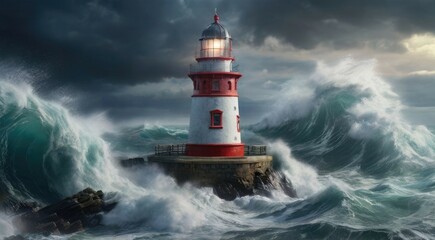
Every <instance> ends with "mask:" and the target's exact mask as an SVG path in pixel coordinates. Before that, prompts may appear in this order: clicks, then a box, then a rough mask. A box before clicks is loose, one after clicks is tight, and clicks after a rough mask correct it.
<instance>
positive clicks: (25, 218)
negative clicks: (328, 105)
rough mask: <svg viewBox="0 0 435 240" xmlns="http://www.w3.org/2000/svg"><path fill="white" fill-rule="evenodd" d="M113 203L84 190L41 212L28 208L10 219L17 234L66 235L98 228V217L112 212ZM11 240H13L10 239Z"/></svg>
mask: <svg viewBox="0 0 435 240" xmlns="http://www.w3.org/2000/svg"><path fill="white" fill-rule="evenodd" d="M116 204H117V202H116V201H110V200H107V199H106V198H105V197H104V193H103V192H102V191H101V190H99V191H95V190H93V189H91V188H86V189H84V190H83V191H80V192H78V193H77V194H75V195H73V196H71V197H68V198H65V199H63V200H61V201H59V202H57V203H54V204H51V205H48V206H46V207H43V208H39V207H34V208H32V209H31V210H28V209H27V208H28V207H31V206H34V205H27V204H25V205H24V206H25V208H26V210H27V211H26V212H24V213H22V214H20V215H18V216H17V217H15V218H14V219H13V224H14V226H15V228H16V229H17V230H18V232H20V233H40V234H43V235H46V236H47V235H50V234H70V233H74V232H79V231H82V230H84V229H85V228H88V227H95V226H97V225H99V224H100V222H101V220H102V214H103V213H104V212H108V211H110V210H112V209H113V208H114V207H115V206H116ZM12 239H13V238H12Z"/></svg>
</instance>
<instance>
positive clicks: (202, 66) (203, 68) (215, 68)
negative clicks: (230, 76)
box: [193, 59, 232, 72]
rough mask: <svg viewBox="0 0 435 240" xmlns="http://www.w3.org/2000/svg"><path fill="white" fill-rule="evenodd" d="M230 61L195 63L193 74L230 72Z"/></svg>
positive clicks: (213, 60)
mask: <svg viewBox="0 0 435 240" xmlns="http://www.w3.org/2000/svg"><path fill="white" fill-rule="evenodd" d="M231 67H232V60H215V59H210V60H206V61H200V62H198V63H196V65H195V67H194V69H193V70H194V72H231Z"/></svg>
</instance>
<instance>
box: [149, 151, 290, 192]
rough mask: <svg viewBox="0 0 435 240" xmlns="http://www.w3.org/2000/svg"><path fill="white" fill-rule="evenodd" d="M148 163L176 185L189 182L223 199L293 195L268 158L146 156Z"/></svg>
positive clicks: (285, 180)
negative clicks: (279, 192) (280, 192)
mask: <svg viewBox="0 0 435 240" xmlns="http://www.w3.org/2000/svg"><path fill="white" fill-rule="evenodd" d="M148 162H149V163H150V164H157V165H158V166H159V167H160V168H162V169H163V170H164V172H165V173H166V174H168V175H170V176H172V177H174V178H175V179H176V180H177V182H178V183H181V184H182V183H185V182H191V183H193V184H194V185H196V186H199V187H212V188H213V191H214V193H215V194H216V195H217V196H219V197H220V198H223V199H225V200H233V199H235V198H236V197H241V196H246V195H253V194H262V195H267V193H270V190H273V189H282V190H283V191H284V192H285V193H286V194H287V195H289V196H291V197H294V196H296V193H295V191H294V190H293V187H292V185H291V183H290V181H288V180H287V179H286V178H285V177H283V176H281V175H280V174H277V173H275V172H274V171H273V169H272V156H268V155H256V156H245V157H236V158H230V157H190V156H167V155H165V156H162V155H151V156H148Z"/></svg>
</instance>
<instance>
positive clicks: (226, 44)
mask: <svg viewBox="0 0 435 240" xmlns="http://www.w3.org/2000/svg"><path fill="white" fill-rule="evenodd" d="M199 41H200V46H199V56H197V58H199V59H201V58H232V54H231V36H230V34H229V33H228V31H227V30H226V29H225V28H224V27H223V26H222V25H221V24H220V23H219V16H218V15H217V14H215V15H214V23H212V24H210V26H208V27H207V28H206V29H205V30H204V31H203V32H202V36H201V38H200V39H199Z"/></svg>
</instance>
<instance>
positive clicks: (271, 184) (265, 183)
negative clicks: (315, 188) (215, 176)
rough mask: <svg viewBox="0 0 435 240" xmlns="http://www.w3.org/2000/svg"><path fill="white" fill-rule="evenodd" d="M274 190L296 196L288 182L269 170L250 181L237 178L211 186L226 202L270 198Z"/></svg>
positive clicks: (259, 173) (256, 175)
mask: <svg viewBox="0 0 435 240" xmlns="http://www.w3.org/2000/svg"><path fill="white" fill-rule="evenodd" d="M274 190H278V191H282V192H284V193H285V194H286V195H288V196H290V197H296V196H297V195H296V191H295V190H294V188H293V185H292V184H291V182H290V180H288V179H287V178H286V177H285V176H284V175H283V174H281V173H279V172H276V171H274V170H271V169H268V170H267V171H266V172H264V173H261V172H256V173H254V174H253V178H252V179H251V178H250V177H248V178H245V179H244V178H237V179H235V181H234V180H230V181H222V182H219V183H216V184H214V185H213V193H214V194H216V195H217V196H218V197H220V198H222V199H224V200H227V201H232V200H234V199H236V198H237V197H243V196H248V195H249V196H251V195H262V196H271V195H272V191H274Z"/></svg>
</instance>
